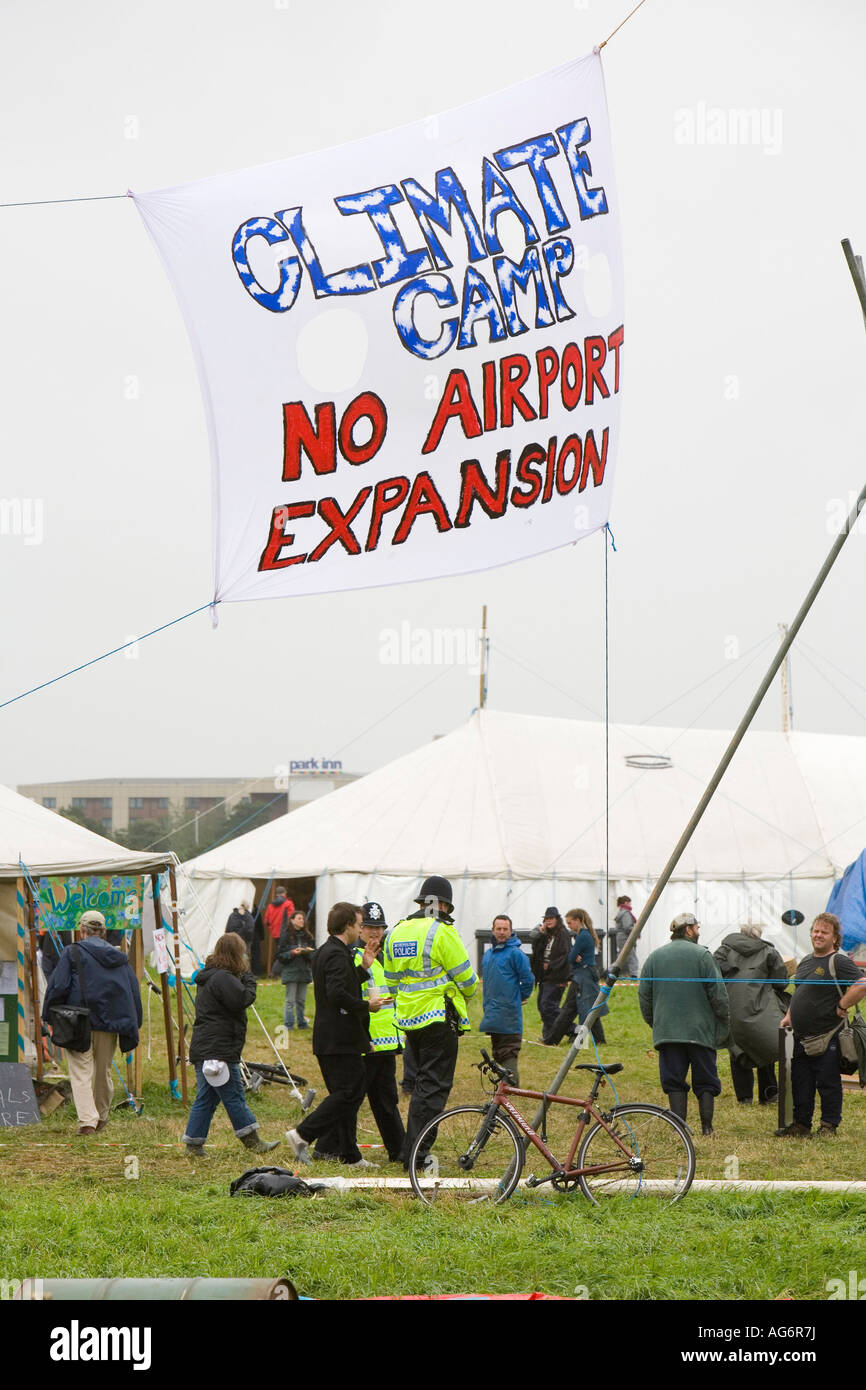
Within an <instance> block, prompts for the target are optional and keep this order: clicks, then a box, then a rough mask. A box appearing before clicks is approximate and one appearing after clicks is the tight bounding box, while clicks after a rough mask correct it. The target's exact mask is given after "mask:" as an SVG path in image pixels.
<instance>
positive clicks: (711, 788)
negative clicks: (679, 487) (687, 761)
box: [533, 240, 866, 1129]
mask: <svg viewBox="0 0 866 1390" xmlns="http://www.w3.org/2000/svg"><path fill="white" fill-rule="evenodd" d="M842 249H843V251H844V253H845V259H846V261H847V262H848V269H849V270H850V272H851V276H852V279H853V280H854V286H855V289H856V291H857V296H858V298H859V300H860V306H861V308H862V310H863V316H864V322H866V276H864V273H863V264H862V261H861V260H860V258H859V257H858V256H855V255H854V253H853V251H852V250H851V245H850V242H848V241H847V240H845V241H843V242H842ZM864 506H866V486H864V487H862V488H861V489H860V493H859V496H858V497H857V500H856V501H855V503H854V506H853V507H852V508H851V511H850V514H849V516H848V519H847V521H846V522H845V525H844V527H843V528H842V530H841V531H840V533H839V535H838V536H837V537H836V539H835V541H834V542H833V544H832V546H831V547H830V553H829V554H828V556H827V558H826V560H825V561H824V563H823V565H822V566H821V568H820V570H819V571H818V575H817V578H816V579H815V581H814V583H813V584H812V587H811V589H810V590H809V592H808V593H807V595H806V597H805V598H804V600H803V602H802V604H801V605H800V609H799V611H798V613H797V616H796V617H795V619H794V621H793V622H792V623H791V626H790V627H789V628H788V630H787V631H786V632H785V634H784V636H783V638H782V641H781V643H780V645H779V649H778V651H777V652H776V655H775V656H774V657H773V660H772V661H771V662H770V666H769V669H768V671H767V673H766V675H765V676H764V679H763V680H762V681H761V684H760V685H759V686H758V689H757V690H756V692H755V694H754V696H753V698H752V700H751V703H750V704H749V707H748V709H747V710H746V712H745V714H744V715H743V717H742V719H741V720H740V723H739V724H738V726H737V728H736V730H735V732H734V734H733V737H732V738H731V741H730V743H729V744H728V746H727V748H726V749H725V751H724V753H723V754H722V757H721V761H720V762H719V765H718V767H717V768H716V770H715V772H714V773H713V775H712V777H711V778H710V781H709V783H708V785H707V788H706V790H705V792H704V794H703V796H702V797H701V799H700V801H699V802H698V804H697V806H696V807H695V810H694V812H693V813H692V817H691V820H690V821H689V823H688V825H687V826H686V828H685V830H684V831H683V833H682V835H681V836H680V838H679V840H678V841H677V843H676V845H675V847H674V850H673V853H672V854H671V857H670V859H669V860H668V862H667V864H666V865H665V867H664V868H663V869H662V871H661V874H660V876H659V878H658V879H657V881H656V885H655V887H654V888H653V890H652V892H651V893H650V895H649V898H648V899H647V902H646V904H645V906H644V908H643V911H642V912H641V914H640V916H639V917H638V919H637V921H636V922H635V924H634V926H633V927H632V929H631V932H630V933H629V937H628V940H627V941H626V943H625V945H624V946H623V948H622V950H621V951H620V953H619V956H618V957H617V959H616V961H615V962H614V964H613V965H612V967H611V969H610V970H609V971H608V973H607V977H606V978H607V981H608V983H607V984H605V985H602V986H601V988H600V989H599V992H598V995H597V997H596V1001H595V1003H594V1004H593V1006H592V1008H591V1009H590V1011H589V1013H588V1014H587V1016H586V1018H585V1019H584V1021H583V1023H582V1024H581V1026H580V1028H579V1029H578V1032H577V1036H576V1038H575V1040H574V1042H573V1043H572V1045H571V1046H570V1047H569V1049H568V1052H567V1053H566V1055H565V1059H564V1061H563V1063H562V1066H561V1067H560V1068H559V1071H558V1072H557V1073H556V1076H555V1077H554V1078H553V1081H552V1082H551V1084H550V1085H549V1086H548V1088H547V1094H548V1095H556V1093H557V1091H558V1090H559V1088H560V1086H561V1085H562V1083H563V1081H564V1080H565V1078H566V1076H567V1075H568V1073H569V1071H570V1070H571V1068H572V1066H573V1064H574V1061H575V1058H576V1057H577V1055H578V1053H579V1052H580V1049H581V1048H582V1047H583V1046H584V1044H585V1042H586V1039H587V1037H588V1036H589V1033H590V1030H591V1028H592V1025H593V1024H594V1023H595V1020H596V1019H597V1018H598V1016H599V1013H600V1012H601V1010H602V1008H603V1007H604V1004H605V1001H606V1000H607V997H608V995H609V994H610V992H611V990H612V989H613V987H614V986H615V984H616V982H617V979H618V978H619V974H620V971H621V970H622V967H623V964H624V962H625V961H627V960H628V957H629V952H630V951H632V950H633V948H634V944H635V942H636V941H637V939H638V937H639V936H640V934H641V932H642V931H643V929H644V927H645V926H646V924H647V922H648V921H649V919H650V916H651V914H652V911H653V908H654V907H655V905H656V903H657V902H658V900H659V898H660V897H661V895H662V893H663V892H664V889H665V887H666V886H667V883H668V880H669V879H670V877H671V875H672V874H673V871H674V869H675V868H676V866H677V864H678V863H679V861H680V859H681V857H682V855H683V853H684V852H685V849H686V846H687V845H688V843H689V840H690V839H691V838H692V835H693V834H694V833H695V830H696V829H697V827H698V825H699V823H700V820H701V817H702V816H703V814H704V812H705V811H706V809H707V807H708V806H709V804H710V802H711V801H712V799H713V796H714V795H715V792H716V789H717V787H718V785H719V783H720V782H721V780H722V778H723V777H724V775H725V773H726V772H727V770H728V767H729V766H730V763H731V761H732V759H733V757H734V754H735V753H736V751H737V749H738V748H739V746H740V744H741V743H742V741H743V737H744V735H745V733H746V731H747V729H748V727H749V725H750V724H751V722H752V720H753V719H754V717H755V715H756V714H757V712H758V709H759V707H760V705H761V702H762V700H763V698H764V696H765V695H766V693H767V691H768V690H769V688H770V686H771V685H772V683H773V681H774V680H775V679H776V676H777V674H778V671H779V668H780V666H781V665H782V662H783V661H784V660H785V657H786V656H787V655H788V652H789V651H790V649H791V647H792V646H793V645H794V639H795V638H796V636H797V633H798V632H799V631H800V628H801V627H802V626H803V623H804V621H805V619H806V616H807V615H808V613H809V610H810V609H811V607H812V605H813V603H814V602H815V599H816V598H817V597H818V594H819V593H820V591H821V589H822V587H823V584H824V581H825V580H826V578H827V575H828V574H829V573H830V570H831V569H832V568H833V566H834V564H835V563H836V560H837V559H838V557H839V552H840V551H841V549H842V546H843V545H844V544H845V541H846V540H847V539H848V536H849V535H850V533H851V532H852V531H853V530H854V527H855V526H856V525H857V518H858V517H859V515H860V512H861V509H862V508H863V507H864ZM546 1110H547V1105H546V1103H545V1102H544V1101H542V1103H541V1106H540V1108H539V1110H538V1112H537V1114H536V1116H535V1119H534V1120H533V1128H534V1129H537V1128H538V1127H539V1125H540V1124H541V1123H542V1121H543V1120H544V1115H545V1112H546Z"/></svg>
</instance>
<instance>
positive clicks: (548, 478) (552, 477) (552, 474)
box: [541, 434, 556, 502]
mask: <svg viewBox="0 0 866 1390" xmlns="http://www.w3.org/2000/svg"><path fill="white" fill-rule="evenodd" d="M555 481H556V435H555V434H552V435H551V436H550V439H549V440H548V441H547V473H546V474H545V478H544V492H543V494H542V497H541V500H542V502H549V501H550V499H551V497H552V496H553V484H554V482H555Z"/></svg>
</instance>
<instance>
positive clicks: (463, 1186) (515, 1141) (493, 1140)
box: [409, 1105, 523, 1205]
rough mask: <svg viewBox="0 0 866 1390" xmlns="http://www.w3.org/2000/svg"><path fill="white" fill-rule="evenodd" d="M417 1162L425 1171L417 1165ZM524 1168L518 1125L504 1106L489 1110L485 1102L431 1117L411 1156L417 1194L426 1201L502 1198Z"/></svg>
mask: <svg viewBox="0 0 866 1390" xmlns="http://www.w3.org/2000/svg"><path fill="white" fill-rule="evenodd" d="M425 1155H426V1156H427V1157H426V1164H425V1157H424V1156H425ZM419 1156H420V1157H419ZM418 1166H420V1167H421V1169H422V1171H421V1172H416V1171H415V1170H416V1167H418ZM522 1169H523V1145H522V1143H521V1140H520V1135H519V1133H518V1131H517V1130H516V1129H515V1127H514V1125H513V1124H512V1123H511V1121H510V1120H509V1119H508V1117H507V1116H506V1115H504V1114H503V1113H502V1111H501V1110H499V1111H497V1112H496V1113H495V1114H491V1112H490V1111H489V1109H488V1108H487V1107H486V1106H484V1105H461V1106H458V1107H457V1108H456V1109H455V1110H446V1111H445V1112H444V1114H442V1115H440V1116H439V1117H438V1118H437V1119H435V1120H431V1121H430V1123H429V1124H428V1125H425V1126H424V1128H423V1129H422V1131H421V1133H420V1134H419V1135H418V1138H417V1140H416V1141H415V1145H414V1147H413V1149H412V1154H411V1156H410V1161H409V1176H410V1178H411V1180H412V1187H413V1189H414V1192H415V1195H416V1197H420V1198H421V1200H422V1201H423V1202H426V1203H427V1204H428V1205H432V1204H433V1203H434V1202H439V1201H446V1200H447V1201H451V1202H454V1203H455V1204H456V1203H459V1202H462V1203H465V1204H474V1203H484V1202H486V1203H489V1204H491V1205H495V1204H496V1203H497V1202H504V1201H505V1199H506V1198H507V1197H510V1196H511V1194H512V1192H513V1191H514V1189H515V1187H516V1186H517V1184H518V1182H519V1181H520V1174H521V1171H522Z"/></svg>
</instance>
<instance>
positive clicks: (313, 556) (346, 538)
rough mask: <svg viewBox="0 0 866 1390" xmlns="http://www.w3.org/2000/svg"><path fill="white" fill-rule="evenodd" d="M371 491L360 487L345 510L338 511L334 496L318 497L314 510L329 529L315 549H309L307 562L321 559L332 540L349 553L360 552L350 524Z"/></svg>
mask: <svg viewBox="0 0 866 1390" xmlns="http://www.w3.org/2000/svg"><path fill="white" fill-rule="evenodd" d="M372 491H373V489H372V488H370V487H362V488H361V491H360V492H359V493H358V496H357V497H356V498H355V500H354V502H353V503H352V505H351V506H350V507H349V509H348V511H346V512H342V511H340V507H339V503H338V502H337V499H336V497H322V498H321V499H320V501H319V505H318V507H317V508H316V510H317V511H318V513H319V516H320V517H321V518H322V520H323V521H324V522H326V523H327V525H328V526H330V528H331V529H330V531H329V532H328V534H327V536H325V539H324V540H322V541H319V544H318V545H317V546H316V548H315V550H311V551H310V553H309V555H308V557H307V563H308V564H312V563H313V561H314V560H321V558H322V556H323V555H325V554H327V552H328V551H329V550H330V548H331V546H332V545H333V544H334V541H339V542H340V544H341V545H342V547H343V549H344V550H346V551H348V553H349V554H350V555H360V554H361V547H360V545H359V544H358V542H357V540H356V539H355V536H354V534H353V532H352V530H351V525H352V522H353V521H354V520H355V517H356V516H357V515H358V513H359V511H360V510H361V508H362V507H363V505H364V503H365V502H366V500H367V498H368V497H369V496H370V493H371V492H372Z"/></svg>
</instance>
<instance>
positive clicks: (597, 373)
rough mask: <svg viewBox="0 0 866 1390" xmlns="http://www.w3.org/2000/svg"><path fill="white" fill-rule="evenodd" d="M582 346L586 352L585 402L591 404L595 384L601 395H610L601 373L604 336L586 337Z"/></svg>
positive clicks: (605, 355) (604, 352)
mask: <svg viewBox="0 0 866 1390" xmlns="http://www.w3.org/2000/svg"><path fill="white" fill-rule="evenodd" d="M583 347H584V351H585V353H586V403H587V405H592V402H593V398H594V395H595V391H594V387H595V386H598V389H599V391H600V392H601V394H602V395H603V396H609V395H610V391H609V390H608V389H607V382H606V381H605V379H604V377H603V376H602V374H601V371H602V367H603V366H604V359H605V358H606V357H607V347H606V345H605V341H604V338H587V339H586V340H585V341H584V344H583Z"/></svg>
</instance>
